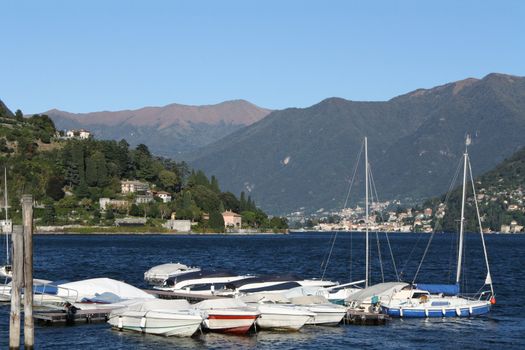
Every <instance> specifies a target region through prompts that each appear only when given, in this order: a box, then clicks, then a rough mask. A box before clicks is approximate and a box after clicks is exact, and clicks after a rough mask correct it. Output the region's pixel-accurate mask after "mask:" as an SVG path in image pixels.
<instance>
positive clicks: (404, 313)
mask: <svg viewBox="0 0 525 350" xmlns="http://www.w3.org/2000/svg"><path fill="white" fill-rule="evenodd" d="M470 142H471V141H470V137H469V136H467V139H466V142H465V152H464V153H463V192H462V197H461V219H460V229H459V244H458V254H457V269H456V281H455V282H456V283H455V284H423V283H412V284H406V285H404V286H400V287H401V288H399V289H397V290H394V291H393V292H392V294H391V295H390V296H389V297H386V298H385V297H384V298H382V299H381V308H382V311H383V312H384V313H386V314H388V315H389V316H391V317H421V318H424V317H469V316H477V315H483V314H487V313H488V312H489V311H490V309H491V306H492V305H493V304H495V303H496V299H495V294H494V287H493V285H492V278H491V275H490V266H489V261H488V257H487V248H486V245H485V239H484V236H483V229H482V226H481V219H480V215H479V207H478V203H477V197H476V190H475V186H474V179H473V176H472V168H471V166H470V159H469V156H468V146H469V145H470ZM467 170H468V172H469V174H470V181H471V184H472V191H473V197H474V203H475V208H476V212H477V216H478V225H479V231H480V235H481V242H482V247H483V253H484V256H485V265H486V269H487V275H486V278H485V283H484V285H483V286H482V288H481V289H480V292H479V293H478V294H476V295H475V296H474V297H467V296H464V295H461V294H460V287H459V285H460V279H461V273H462V267H463V265H462V260H463V241H464V227H465V201H466V191H467ZM420 266H421V264H420ZM418 270H419V269H418ZM416 276H417V273H416ZM486 286H489V287H490V289H489V290H486V289H487V288H486Z"/></svg>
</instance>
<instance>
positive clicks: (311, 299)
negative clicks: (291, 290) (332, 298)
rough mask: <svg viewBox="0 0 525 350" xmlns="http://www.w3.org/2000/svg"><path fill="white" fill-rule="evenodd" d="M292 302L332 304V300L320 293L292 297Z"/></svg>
mask: <svg viewBox="0 0 525 350" xmlns="http://www.w3.org/2000/svg"><path fill="white" fill-rule="evenodd" d="M290 302H291V303H292V304H295V305H312V304H330V302H329V301H328V300H327V299H326V298H325V297H322V296H320V295H303V296H300V297H295V298H291V299H290Z"/></svg>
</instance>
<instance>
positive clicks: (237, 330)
mask: <svg viewBox="0 0 525 350" xmlns="http://www.w3.org/2000/svg"><path fill="white" fill-rule="evenodd" d="M258 316H259V314H258V313H257V314H255V313H253V314H244V315H243V314H240V315H235V314H231V313H221V312H217V313H214V312H208V317H207V318H206V319H205V320H204V327H205V328H206V329H208V330H210V331H213V332H221V333H232V334H246V333H248V331H249V330H250V328H251V327H252V325H253V323H254V322H255V320H256V319H257V317H258Z"/></svg>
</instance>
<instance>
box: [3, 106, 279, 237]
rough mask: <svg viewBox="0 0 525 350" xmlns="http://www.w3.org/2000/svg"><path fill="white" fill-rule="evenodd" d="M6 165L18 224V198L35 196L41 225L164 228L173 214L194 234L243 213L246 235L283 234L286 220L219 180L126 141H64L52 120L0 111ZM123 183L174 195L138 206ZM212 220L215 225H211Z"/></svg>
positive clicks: (217, 227) (220, 227) (220, 226)
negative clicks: (119, 223) (131, 222)
mask: <svg viewBox="0 0 525 350" xmlns="http://www.w3.org/2000/svg"><path fill="white" fill-rule="evenodd" d="M0 113H1V114H0V126H1V128H0V165H2V166H6V167H7V173H8V187H9V188H8V191H9V204H10V206H11V210H10V216H12V217H13V219H14V220H15V222H17V221H18V222H19V221H20V219H21V218H20V216H21V213H20V204H19V202H20V197H21V195H22V194H24V193H30V194H32V195H33V196H34V198H35V201H36V209H35V217H36V224H37V225H72V224H74V225H113V224H114V222H115V220H116V219H118V218H123V217H129V216H136V217H146V218H147V225H148V226H152V227H159V226H160V224H161V223H162V222H164V221H165V219H169V218H170V217H171V214H172V213H173V212H175V213H176V218H177V219H189V220H192V221H194V222H197V223H198V225H197V226H196V227H195V229H196V230H212V231H223V230H224V221H223V219H222V215H221V214H220V213H221V212H223V211H225V210H232V211H234V212H237V213H241V215H242V216H243V224H245V225H246V227H251V228H258V229H285V228H286V227H287V225H286V222H285V221H284V220H283V219H280V218H272V219H269V218H268V216H267V215H266V214H265V213H264V212H263V211H262V210H260V209H258V208H257V207H256V205H255V203H254V202H253V201H252V199H251V198H250V197H248V198H245V195H244V193H241V196H240V198H237V197H236V196H235V195H234V194H233V193H230V192H222V191H221V190H220V187H219V183H218V181H217V179H216V178H215V177H213V176H212V177H211V179H208V177H207V176H206V175H205V174H204V173H203V172H202V171H192V170H190V169H189V168H188V166H187V165H186V164H185V163H184V162H180V163H179V162H175V161H173V160H170V159H166V158H161V157H156V156H154V155H152V154H151V152H150V151H149V149H148V147H147V146H145V145H143V144H140V145H138V146H137V147H136V148H134V149H132V148H130V146H129V144H128V143H127V142H126V141H125V140H121V141H118V142H117V141H98V140H94V139H87V140H79V139H70V140H66V139H64V138H63V137H60V135H59V134H57V132H56V130H55V127H54V124H53V122H52V120H51V119H50V118H49V117H47V116H46V115H34V116H32V117H30V118H23V115H22V112H20V111H17V112H16V113H15V114H12V113H10V112H9V110H8V109H7V108H5V109H3V110H2V109H0ZM122 180H139V181H142V182H144V183H148V184H149V187H150V189H151V190H153V191H166V192H169V193H170V194H171V196H172V198H173V200H172V201H170V202H166V203H164V202H162V200H161V199H159V198H157V197H154V200H153V201H152V202H149V203H137V202H136V201H135V200H136V199H137V197H139V196H141V195H144V193H127V194H123V193H121V181H122ZM100 198H109V199H120V200H125V201H128V202H129V205H128V206H110V207H109V208H108V209H107V210H105V211H103V210H101V208H100V205H99V199H100ZM208 217H209V220H208V219H207V218H208Z"/></svg>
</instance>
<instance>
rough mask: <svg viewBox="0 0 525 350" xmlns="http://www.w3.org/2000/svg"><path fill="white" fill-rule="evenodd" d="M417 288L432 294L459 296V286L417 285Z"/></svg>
mask: <svg viewBox="0 0 525 350" xmlns="http://www.w3.org/2000/svg"><path fill="white" fill-rule="evenodd" d="M415 286H416V288H418V289H421V290H426V291H428V292H429V293H430V294H438V293H443V295H458V294H459V284H427V283H417V284H416V285H415Z"/></svg>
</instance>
